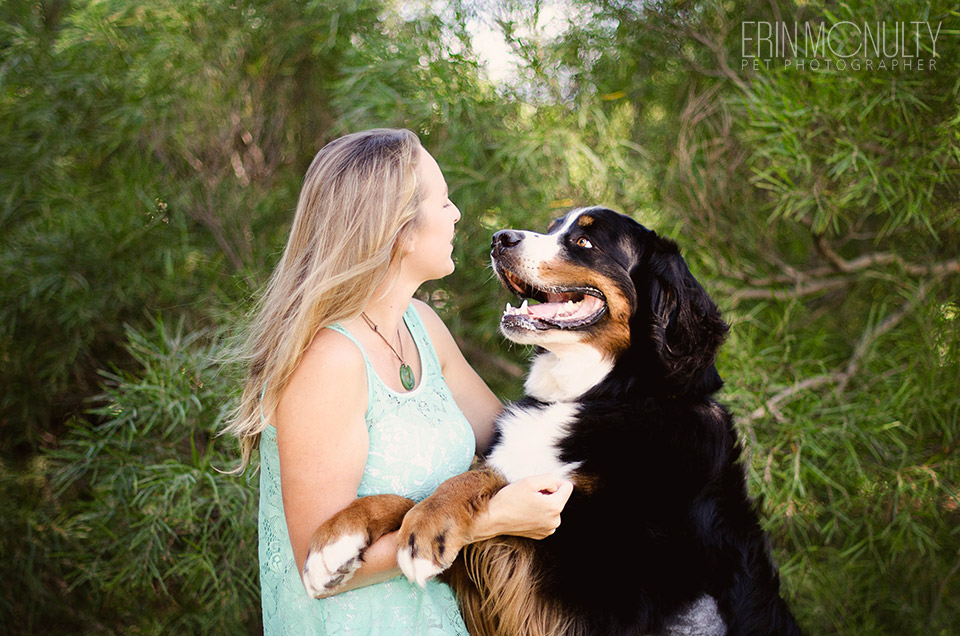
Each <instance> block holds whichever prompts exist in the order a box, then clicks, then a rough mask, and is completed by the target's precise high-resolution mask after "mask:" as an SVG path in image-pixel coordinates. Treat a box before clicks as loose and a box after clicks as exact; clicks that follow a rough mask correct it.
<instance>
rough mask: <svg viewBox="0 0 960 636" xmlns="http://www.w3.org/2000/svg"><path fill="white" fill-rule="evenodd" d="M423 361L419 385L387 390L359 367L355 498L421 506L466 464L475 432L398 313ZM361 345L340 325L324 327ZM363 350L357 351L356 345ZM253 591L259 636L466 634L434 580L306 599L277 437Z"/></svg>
mask: <svg viewBox="0 0 960 636" xmlns="http://www.w3.org/2000/svg"><path fill="white" fill-rule="evenodd" d="M403 319H404V322H405V323H406V325H407V328H408V329H409V330H410V334H411V335H412V336H413V340H414V342H415V343H416V345H417V351H418V352H419V354H420V362H421V368H422V369H423V371H422V377H421V379H420V384H418V385H417V386H416V387H414V389H413V390H412V391H410V392H408V393H397V392H395V391H393V390H392V389H390V388H389V387H387V386H386V385H385V384H384V383H383V382H382V381H381V380H380V378H379V377H377V374H376V373H375V372H374V370H373V367H371V366H370V361H369V359H367V356H366V353H365V352H364V359H365V360H366V370H367V390H368V396H369V397H368V405H369V406H368V408H367V414H366V422H367V429H368V431H369V437H370V448H369V454H368V456H367V464H366V467H365V468H364V472H363V478H362V479H361V481H360V487H359V488H358V490H357V496H358V497H362V496H365V495H375V494H385V493H394V494H399V495H403V496H405V497H409V498H410V499H413V500H414V501H420V500H421V499H423V498H425V497H426V496H427V495H429V494H430V493H432V492H433V491H434V490H435V489H436V487H437V486H438V485H440V483H442V482H443V481H444V480H446V479H448V478H449V477H452V476H454V475H457V474H459V473H462V472H464V471H466V470H467V469H468V468H469V467H470V462H471V461H472V459H473V453H474V444H475V439H474V435H473V430H472V429H471V428H470V425H469V423H468V422H467V420H466V418H465V417H464V415H463V413H461V411H460V409H459V408H458V407H457V405H456V403H455V402H454V400H453V396H452V395H451V394H450V389H449V388H447V385H446V383H445V382H444V380H443V376H442V375H441V373H440V363H439V361H438V360H437V354H436V352H435V351H434V349H433V345H432V344H431V343H430V340H429V338H428V337H427V333H426V330H425V329H424V327H423V323H422V322H421V320H420V316H419V315H418V314H417V311H416V309H414V307H413V305H410V306H409V307H408V308H407V310H406V312H405V313H404V315H403ZM330 328H331V329H334V330H335V331H337V332H339V333H342V334H344V335H345V336H347V337H348V338H350V339H351V340H353V341H354V343H356V344H357V346H358V347H359V346H360V344H359V343H358V342H357V341H356V339H354V338H353V336H351V335H350V333H349V332H348V331H346V330H345V329H344V328H343V327H341V326H340V325H332V326H331V327H330ZM360 350H361V351H363V347H360ZM259 526H260V538H259V541H260V587H261V601H262V605H263V631H264V634H265V636H279V635H296V636H311V635H315V634H316V635H319V634H370V635H383V636H394V635H397V636H399V635H403V634H408V635H410V636H432V635H436V636H439V635H441V634H443V635H448V634H463V635H466V634H467V630H466V628H465V627H464V625H463V621H462V619H461V618H460V613H459V611H458V608H457V602H456V599H454V597H453V593H452V592H451V591H450V588H449V587H447V585H446V584H444V583H441V582H439V581H437V580H436V579H432V580H430V581H429V582H428V583H427V586H426V589H420V588H419V587H417V586H415V585H413V584H411V583H409V582H408V581H407V580H406V579H405V578H404V577H402V576H399V577H396V578H393V579H391V580H389V581H385V582H383V583H378V584H376V585H370V586H367V587H363V588H359V589H356V590H351V591H349V592H344V593H342V594H338V595H336V596H331V597H329V598H326V599H319V600H318V599H313V598H310V597H309V596H308V595H307V592H306V590H304V587H303V583H301V581H300V574H299V572H298V571H297V567H296V564H295V562H294V559H293V551H292V549H291V547H290V538H289V534H288V532H287V524H286V520H285V518H284V516H283V501H282V499H281V495H280V460H279V456H278V453H277V434H276V429H275V428H274V427H273V426H267V427H266V429H265V430H264V431H263V434H262V435H261V438H260V514H259Z"/></svg>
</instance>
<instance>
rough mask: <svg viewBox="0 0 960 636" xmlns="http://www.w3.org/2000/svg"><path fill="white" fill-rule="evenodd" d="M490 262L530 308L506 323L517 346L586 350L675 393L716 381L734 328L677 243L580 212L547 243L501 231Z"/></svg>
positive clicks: (596, 211) (601, 211) (610, 216)
mask: <svg viewBox="0 0 960 636" xmlns="http://www.w3.org/2000/svg"><path fill="white" fill-rule="evenodd" d="M491 257H492V260H493V267H494V270H495V271H496V273H497V275H498V277H499V278H500V281H501V283H502V284H503V285H504V287H506V288H507V289H508V290H509V291H510V292H512V293H513V294H515V295H517V296H518V297H520V299H521V300H522V301H523V302H522V304H521V305H520V307H518V308H514V307H512V306H511V305H510V304H508V305H507V308H506V310H505V311H504V313H503V316H502V318H501V322H500V328H501V331H502V332H503V334H504V335H505V336H506V337H507V338H509V339H510V340H513V341H514V342H518V343H521V344H532V345H536V346H539V347H542V348H544V349H547V350H549V351H557V350H561V349H570V348H571V347H572V346H577V347H589V348H590V349H592V350H595V351H596V352H598V353H599V354H600V356H601V357H603V358H604V359H606V360H609V361H610V362H611V363H612V364H614V365H617V366H621V367H622V366H624V365H629V366H631V367H634V366H637V365H639V366H640V367H642V369H641V370H639V371H638V370H637V369H633V370H632V372H631V376H632V377H635V376H637V375H638V374H639V375H643V376H645V377H644V378H643V380H644V381H656V382H658V383H667V384H669V385H671V386H672V387H673V388H675V389H678V390H682V389H684V388H693V387H694V386H699V385H703V384H704V383H706V385H709V384H715V383H716V382H718V381H719V378H717V377H716V370H715V369H714V366H713V363H714V359H715V357H716V353H717V349H718V348H719V347H720V344H721V343H722V342H723V339H724V337H725V335H726V332H727V325H726V324H725V323H724V322H723V320H722V319H721V317H720V312H719V310H718V309H717V306H716V305H715V304H714V303H713V301H712V300H711V299H710V297H709V296H708V295H707V293H706V292H705V291H704V290H703V288H702V287H701V286H700V284H699V283H698V282H697V281H696V279H694V277H693V275H692V274H691V273H690V270H689V269H688V268H687V265H686V263H685V262H684V260H683V257H682V256H681V255H680V251H679V249H678V248H677V245H676V243H674V242H673V241H670V240H667V239H664V238H661V237H659V236H657V234H656V233H655V232H653V231H651V230H648V229H647V228H645V227H643V226H642V225H640V224H639V223H637V222H636V221H634V220H633V219H631V218H629V217H627V216H624V215H622V214H618V213H616V212H614V211H612V210H608V209H605V208H599V207H593V208H581V209H577V210H573V211H571V212H569V213H568V214H567V215H566V216H564V217H562V218H559V219H556V220H554V221H553V222H552V223H551V224H550V226H549V227H548V228H547V233H546V234H539V233H536V232H529V231H520V230H502V231H500V232H497V233H496V234H494V236H493V249H492V252H491ZM621 362H622V363H624V364H620V363H621ZM705 376H709V378H707V377H705ZM714 378H716V380H714ZM692 383H696V384H695V385H693V384H692Z"/></svg>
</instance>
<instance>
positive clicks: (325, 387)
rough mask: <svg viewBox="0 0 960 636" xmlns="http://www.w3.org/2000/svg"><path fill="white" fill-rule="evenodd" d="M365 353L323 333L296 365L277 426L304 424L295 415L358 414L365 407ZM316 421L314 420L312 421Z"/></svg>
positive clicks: (337, 336) (343, 338)
mask: <svg viewBox="0 0 960 636" xmlns="http://www.w3.org/2000/svg"><path fill="white" fill-rule="evenodd" d="M366 386H367V383H366V369H365V364H364V360H363V353H361V351H360V349H359V348H358V347H357V345H356V344H355V343H354V342H353V341H351V340H350V339H349V338H348V337H346V336H345V335H343V334H341V333H338V332H336V331H333V330H332V329H321V330H320V331H319V332H318V333H317V335H316V336H314V339H313V341H312V342H311V343H310V346H309V347H307V350H306V351H305V352H304V354H303V357H302V358H301V359H300V362H299V363H298V364H297V367H296V368H295V369H294V371H293V373H292V374H291V376H290V380H289V381H288V382H287V386H286V387H285V388H284V390H283V395H282V396H281V398H280V415H281V417H280V418H279V421H278V423H281V422H286V423H290V422H297V421H303V419H304V418H302V417H284V415H288V416H289V415H291V414H294V413H296V414H297V415H302V414H305V413H310V412H314V413H331V412H341V413H342V412H344V411H354V410H356V411H358V412H360V413H362V412H363V410H362V409H360V408H359V407H360V404H361V403H363V405H364V408H365V403H366ZM310 419H313V418H310Z"/></svg>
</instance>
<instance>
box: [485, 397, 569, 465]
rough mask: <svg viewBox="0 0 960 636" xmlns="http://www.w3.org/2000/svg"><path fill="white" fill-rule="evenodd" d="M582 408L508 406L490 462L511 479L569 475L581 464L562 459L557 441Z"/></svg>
mask: <svg viewBox="0 0 960 636" xmlns="http://www.w3.org/2000/svg"><path fill="white" fill-rule="evenodd" d="M578 407H579V405H577V404H575V403H570V402H560V403H557V404H549V405H546V406H542V407H537V406H534V407H527V408H519V407H516V406H511V407H508V408H507V411H506V412H505V413H504V414H503V415H502V416H501V417H500V419H499V420H497V426H498V427H499V429H500V435H501V437H500V442H499V443H498V444H497V446H496V448H494V450H493V452H491V453H490V456H489V457H488V458H487V463H488V464H490V465H491V466H493V467H494V468H496V469H497V470H499V471H500V472H501V473H503V475H504V477H506V478H507V481H510V482H515V481H517V480H518V479H523V478H524V477H529V476H531V475H541V474H543V473H554V474H556V475H559V476H561V477H564V478H567V477H569V476H570V473H572V472H573V471H574V470H576V468H577V466H579V465H580V463H579V462H573V463H563V462H562V461H560V457H559V454H560V451H559V449H558V448H557V443H558V442H560V441H561V440H562V439H563V438H564V436H565V435H566V434H567V432H568V428H567V427H568V425H569V424H570V423H571V422H572V421H573V419H574V417H575V416H576V414H577V409H578Z"/></svg>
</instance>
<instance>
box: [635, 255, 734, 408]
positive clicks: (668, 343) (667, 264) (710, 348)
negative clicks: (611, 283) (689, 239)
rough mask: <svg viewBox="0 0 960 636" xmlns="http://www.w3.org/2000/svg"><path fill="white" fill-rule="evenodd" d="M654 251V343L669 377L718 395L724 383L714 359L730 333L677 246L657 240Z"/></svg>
mask: <svg viewBox="0 0 960 636" xmlns="http://www.w3.org/2000/svg"><path fill="white" fill-rule="evenodd" d="M648 249H650V250H652V252H651V253H650V255H649V260H648V261H647V262H648V266H647V267H646V268H643V269H645V272H644V276H645V277H646V279H647V280H646V284H645V285H643V287H645V288H646V290H647V293H648V294H649V296H648V302H649V307H650V323H649V329H650V338H651V341H652V345H653V350H654V352H655V354H656V355H657V357H658V358H659V360H660V363H661V364H662V367H663V370H664V373H665V375H666V378H667V379H668V380H670V381H671V382H673V383H676V384H679V385H681V386H688V387H690V388H694V389H695V390H696V389H699V390H708V391H709V390H716V389H717V388H719V383H720V378H719V375H717V372H716V368H715V367H714V360H715V359H716V355H717V350H718V349H719V348H720V345H721V344H722V343H723V341H724V339H725V338H726V335H727V331H728V329H729V328H728V327H727V324H726V323H725V322H724V321H723V319H722V318H721V317H720V310H719V309H718V308H717V306H716V304H715V303H714V302H713V300H711V299H710V296H708V295H707V292H706V291H705V290H704V289H703V287H702V286H701V285H700V283H698V282H697V280H696V279H695V278H694V277H693V274H691V273H690V269H689V268H688V267H687V263H686V261H684V260H683V257H682V256H681V255H680V249H679V248H678V247H677V244H676V243H674V242H673V241H671V240H669V239H665V238H662V237H659V236H654V237H653V238H652V240H651V241H650V242H649V243H648ZM637 282H638V283H639V282H640V281H637ZM640 289H641V287H640V286H639V285H638V291H640ZM639 300H640V302H641V303H642V302H643V299H639ZM641 311H642V310H641Z"/></svg>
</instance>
